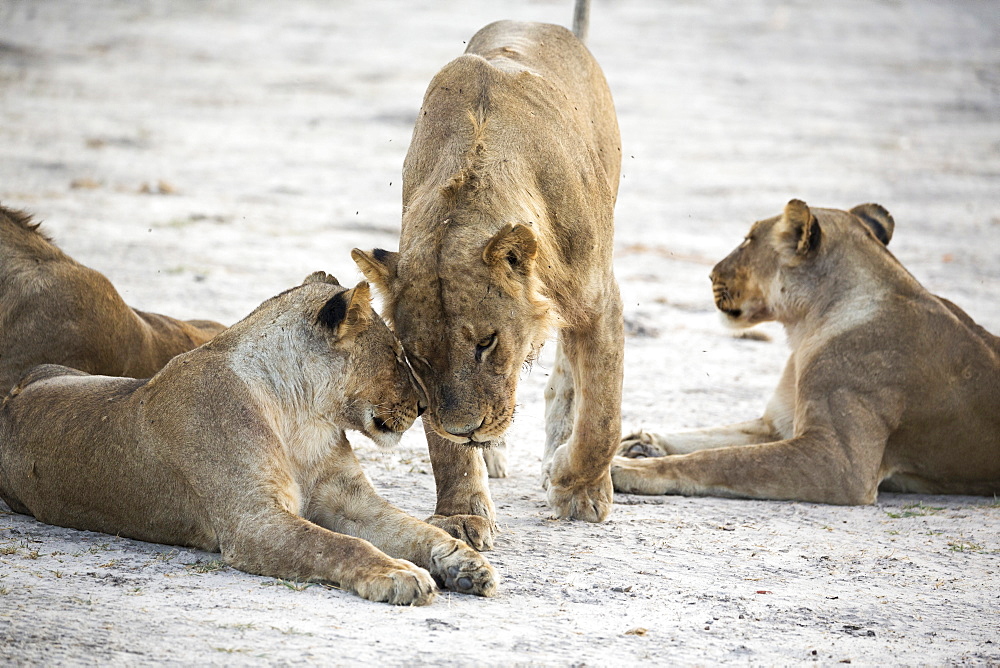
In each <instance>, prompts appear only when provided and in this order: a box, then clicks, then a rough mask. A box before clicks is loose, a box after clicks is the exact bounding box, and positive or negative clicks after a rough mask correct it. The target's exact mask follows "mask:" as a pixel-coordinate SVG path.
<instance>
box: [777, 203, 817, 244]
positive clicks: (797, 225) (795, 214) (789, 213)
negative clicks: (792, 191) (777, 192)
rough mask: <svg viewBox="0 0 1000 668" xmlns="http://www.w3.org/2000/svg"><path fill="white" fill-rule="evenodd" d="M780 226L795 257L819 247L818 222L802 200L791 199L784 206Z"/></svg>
mask: <svg viewBox="0 0 1000 668" xmlns="http://www.w3.org/2000/svg"><path fill="white" fill-rule="evenodd" d="M781 225H782V227H783V231H784V232H785V233H786V235H787V238H789V239H790V240H791V241H792V242H793V243H794V246H795V254H796V255H798V256H805V255H808V254H809V253H811V252H812V251H814V250H816V248H817V247H819V241H820V237H821V236H822V230H820V227H819V220H818V219H817V218H816V216H814V215H813V213H812V211H810V210H809V207H808V206H806V203H805V202H803V201H802V200H798V199H793V200H791V201H789V202H788V204H786V205H785V213H784V215H783V216H782V218H781Z"/></svg>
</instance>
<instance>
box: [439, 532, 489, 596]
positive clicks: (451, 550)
mask: <svg viewBox="0 0 1000 668" xmlns="http://www.w3.org/2000/svg"><path fill="white" fill-rule="evenodd" d="M431 573H432V574H433V575H434V578H435V579H436V580H437V581H438V582H439V583H441V585H442V586H444V588H445V589H450V590H452V591H457V592H459V593H460V594H475V595H477V596H493V595H494V594H496V592H497V584H498V583H499V581H500V579H499V577H498V576H497V574H496V571H494V570H493V566H491V565H490V563H489V562H488V561H486V559H485V558H484V557H483V556H482V555H480V554H479V553H478V552H476V551H475V550H473V549H472V548H470V547H469V546H468V545H466V544H464V543H462V542H460V541H457V540H456V541H449V542H447V543H442V544H440V545H437V546H436V547H435V548H434V549H433V550H432V551H431Z"/></svg>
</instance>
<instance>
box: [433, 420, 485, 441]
mask: <svg viewBox="0 0 1000 668" xmlns="http://www.w3.org/2000/svg"><path fill="white" fill-rule="evenodd" d="M483 421H484V419H483V418H481V419H480V420H479V421H478V422H477V421H475V420H472V421H469V422H466V423H455V422H451V423H443V424H442V425H441V427H442V428H443V429H444V430H445V431H446V432H448V433H449V434H451V435H452V436H458V437H462V438H472V435H473V434H474V433H475V432H476V430H477V429H479V428H480V427H482V426H483Z"/></svg>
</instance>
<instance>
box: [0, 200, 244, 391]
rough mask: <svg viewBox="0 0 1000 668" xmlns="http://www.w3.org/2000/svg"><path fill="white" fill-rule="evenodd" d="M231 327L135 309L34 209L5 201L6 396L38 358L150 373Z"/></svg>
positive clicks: (0, 317) (0, 308) (1, 337)
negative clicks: (51, 234)
mask: <svg viewBox="0 0 1000 668" xmlns="http://www.w3.org/2000/svg"><path fill="white" fill-rule="evenodd" d="M224 329H225V327H224V326H222V325H220V324H219V323H217V322H211V321H208V320H188V321H181V320H174V319H173V318H168V317H167V316H165V315H159V314H156V313H144V312H142V311H137V310H135V309H132V308H129V307H128V306H127V305H126V304H125V302H124V301H122V298H121V297H120V296H119V295H118V292H117V291H116V290H115V288H114V286H112V285H111V282H110V281H108V279H107V278H105V277H104V276H103V275H102V274H100V273H98V272H96V271H94V270H93V269H90V268H88V267H85V266H83V265H82V264H80V263H78V262H76V261H75V260H73V258H71V257H69V256H68V255H66V254H65V253H63V252H62V251H61V250H59V249H58V248H57V247H56V246H55V244H53V243H52V240H51V239H49V238H48V237H46V236H45V235H43V234H42V233H41V232H40V231H39V230H38V224H36V223H33V222H32V220H31V216H29V215H28V214H27V213H24V212H22V211H15V210H13V209H6V208H4V207H0V396H2V395H3V394H6V393H7V391H8V390H10V388H11V387H12V386H13V385H14V383H16V382H17V379H18V378H20V377H21V374H23V373H24V372H25V371H27V370H28V369H30V368H31V367H33V366H35V365H36V364H45V363H52V364H63V365H65V366H70V367H73V368H74V369H79V370H81V371H86V372H88V373H96V374H104V375H108V376H130V377H134V378H148V377H149V376H152V375H153V374H154V373H156V372H157V371H159V370H160V369H162V368H163V365H164V364H166V363H167V362H168V361H169V360H170V359H171V358H172V357H174V356H175V355H179V354H180V353H183V352H186V351H188V350H191V349H192V348H196V347H197V346H200V345H201V344H203V343H205V342H206V341H208V340H210V339H211V338H212V337H213V336H215V335H216V334H218V333H219V332H221V331H222V330H224Z"/></svg>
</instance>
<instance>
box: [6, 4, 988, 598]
mask: <svg viewBox="0 0 1000 668" xmlns="http://www.w3.org/2000/svg"><path fill="white" fill-rule="evenodd" d="M583 6H584V8H585V3H583ZM579 7H580V5H578V9H579ZM583 15H585V12H584V13H583ZM585 31H586V25H585V23H583V24H580V25H578V26H577V27H576V28H575V32H576V34H574V33H571V32H570V31H568V30H566V29H564V28H561V27H558V26H554V25H548V24H538V23H515V22H511V21H501V22H497V23H493V24H490V25H488V26H486V27H485V28H483V29H482V30H480V31H479V32H478V33H476V35H475V36H473V38H472V39H471V40H470V42H469V45H468V48H467V49H466V52H465V54H463V55H461V56H459V57H458V58H456V59H455V60H453V61H452V62H451V63H449V64H448V65H446V66H445V67H444V68H443V69H442V70H441V71H440V72H439V73H438V74H437V75H436V76H435V77H434V79H433V80H432V81H431V83H430V86H429V87H428V90H427V93H426V95H425V97H424V101H423V105H422V107H421V111H420V113H419V116H418V121H417V123H416V127H415V128H414V132H413V140H412V142H411V145H410V149H409V152H408V154H407V156H406V160H405V163H404V166H403V179H404V184H403V204H404V207H403V210H404V214H403V220H402V231H401V236H400V241H399V250H398V251H396V252H392V251H386V250H383V249H374V250H371V251H362V250H359V249H355V250H354V251H353V252H352V257H353V258H354V260H355V262H356V263H357V265H358V266H359V268H360V269H361V271H362V273H363V274H364V275H365V277H366V278H367V279H368V281H370V282H371V284H373V285H374V286H375V287H376V288H377V289H378V290H379V292H380V294H381V296H382V297H383V300H384V304H385V312H384V316H385V320H386V321H388V323H390V325H391V326H392V329H391V330H390V328H389V326H387V325H386V322H385V321H383V320H382V318H380V317H379V315H378V314H376V313H375V312H374V311H373V310H372V308H371V305H370V292H369V287H368V285H369V284H368V283H367V282H362V283H359V284H358V285H356V286H355V287H353V288H350V289H348V288H346V287H344V286H341V285H340V284H339V282H338V281H337V280H336V279H335V278H333V277H332V276H329V275H327V274H325V273H323V272H316V273H314V274H311V275H310V276H308V277H306V279H305V281H304V282H303V283H302V284H301V285H299V286H296V287H293V288H291V289H289V290H287V291H285V292H283V293H281V294H279V295H277V296H276V297H273V298H272V299H269V300H267V301H266V302H264V303H263V304H261V306H260V307H258V308H257V309H256V310H254V311H253V312H252V313H251V314H250V315H248V316H247V317H246V318H244V319H243V320H241V321H240V322H238V323H236V324H235V325H233V326H232V327H230V328H228V329H227V328H225V327H224V326H222V325H220V324H218V323H215V322H211V321H204V320H196V321H179V320H175V319H173V318H170V317H167V316H162V315H157V314H150V313H144V312H142V311H137V310H135V309H132V308H130V307H128V306H127V305H125V303H124V302H123V301H122V299H121V297H120V296H119V295H118V293H117V292H116V291H115V289H114V288H113V287H112V286H111V284H110V283H109V282H108V281H107V279H105V278H104V277H103V276H102V275H101V274H99V273H98V272H96V271H93V270H92V269H88V268H87V267H84V266H82V265H80V264H79V263H77V262H75V261H74V260H72V259H71V258H69V257H68V256H67V255H65V254H64V253H62V252H61V251H60V250H59V249H58V248H57V247H56V246H55V245H54V244H53V243H52V242H51V240H50V239H48V238H47V237H46V236H45V235H43V234H42V232H41V231H40V230H39V228H38V225H37V224H35V223H33V222H32V220H31V217H30V216H29V215H28V214H26V213H24V212H20V211H14V210H11V209H6V208H2V207H0V390H2V392H3V393H6V398H4V399H3V403H2V405H0V498H2V499H3V501H4V502H6V504H7V505H8V506H9V507H10V508H11V509H12V510H14V511H15V512H19V513H25V514H30V515H33V516H34V517H36V518H37V519H38V520H40V521H42V522H47V523H51V524H57V525H60V526H66V527H72V528H77V529H89V530H95V531H103V532H107V533H112V534H119V535H122V536H128V537H132V538H136V539H140V540H147V541H155V542H163V543H171V544H179V545H188V546H194V547H197V548H200V549H205V550H213V551H219V552H221V554H222V557H223V559H224V560H225V561H226V562H227V563H229V564H231V565H232V566H234V567H236V568H239V569H242V570H244V571H247V572H250V573H257V574H262V575H269V576H274V577H281V578H288V579H299V580H309V581H323V582H330V583H335V584H337V585H338V586H340V587H343V588H345V589H348V590H350V591H353V592H356V593H357V594H358V595H360V596H362V597H364V598H367V599H370V600H374V601H386V602H389V603H394V604H426V603H429V602H430V601H431V600H432V599H433V597H434V594H435V591H436V588H437V587H438V586H441V587H445V588H447V589H450V590H453V591H457V592H462V593H470V594H477V595H481V596H491V595H493V594H494V593H495V592H496V589H497V586H498V578H497V575H496V573H495V571H494V570H493V568H492V566H490V564H489V563H488V561H487V560H486V559H485V558H484V557H483V556H482V555H481V554H480V553H481V551H484V550H489V549H491V548H492V547H493V544H494V540H495V537H496V533H497V529H496V513H495V510H494V506H493V502H492V500H491V497H490V492H489V486H488V480H487V478H488V476H490V475H493V476H502V475H505V454H504V453H505V450H504V448H505V443H504V434H505V432H506V430H507V427H508V426H509V425H510V423H511V420H512V418H513V413H514V407H515V404H516V390H517V380H518V374H519V372H520V370H521V369H522V367H523V366H524V365H526V364H530V363H531V361H532V360H533V359H534V358H535V357H536V356H537V354H538V351H539V349H540V348H541V346H542V344H543V343H544V341H545V340H546V339H547V338H548V337H549V335H550V334H551V332H552V331H553V330H555V331H556V332H557V335H558V343H557V348H556V360H555V366H554V368H553V372H552V379H551V381H550V383H549V386H548V387H547V389H546V392H545V399H546V411H545V448H544V457H543V471H542V478H543V485H544V487H545V489H546V490H547V497H548V502H549V505H550V506H551V508H552V511H553V513H554V515H555V516H556V517H559V518H576V519H582V520H587V521H592V522H600V521H603V520H604V519H605V518H607V516H608V514H609V513H610V511H611V504H612V500H613V491H620V492H629V493H635V494H685V495H718V496H734V497H743V498H759V499H792V500H799V501H812V502H818V503H833V504H868V503H872V502H874V501H875V498H876V495H877V493H878V491H879V490H880V489H883V490H892V491H901V492H918V493H934V494H940V493H945V494H982V495H995V494H998V493H1000V338H998V337H996V336H994V335H992V334H990V333H989V332H987V331H986V330H984V329H983V328H982V327H980V326H979V325H977V324H976V323H975V322H973V321H972V319H971V318H969V316H968V315H966V314H965V312H964V311H962V310H961V309H960V308H959V307H958V306H956V305H955V304H953V303H951V302H949V301H948V300H946V299H943V298H940V297H936V296H935V295H932V294H931V293H929V292H928V291H927V290H925V289H924V288H923V287H922V286H921V285H920V284H919V283H918V282H917V281H916V279H914V278H913V276H911V275H910V274H909V273H908V272H907V271H906V270H905V269H904V268H903V266H902V265H901V264H900V263H899V262H898V261H897V260H896V259H895V257H893V255H892V253H891V252H890V251H889V250H888V249H887V245H888V243H889V241H890V239H891V238H892V235H893V232H894V227H895V223H894V221H893V218H892V216H891V215H890V214H889V213H888V211H886V210H885V209H884V208H882V207H881V206H879V205H877V204H861V205H858V206H855V207H854V208H852V209H850V210H847V211H841V210H835V209H816V208H810V207H809V206H808V205H807V204H805V203H804V202H801V201H799V200H792V201H790V202H788V204H787V205H786V206H785V208H784V211H783V212H782V213H781V214H780V215H777V216H775V217H772V218H768V219H765V220H761V221H759V222H756V223H754V224H753V225H752V227H751V228H750V231H749V232H748V233H747V236H746V238H745V239H744V240H743V242H742V243H741V244H740V245H739V246H738V247H737V248H736V249H735V250H734V251H733V252H732V253H731V254H730V255H729V256H727V257H726V258H725V259H723V260H722V261H721V262H719V263H718V264H717V265H716V266H715V268H714V269H713V271H712V274H711V279H712V286H713V294H714V299H715V304H716V306H717V307H718V309H719V311H720V312H721V313H722V314H723V315H724V317H725V318H726V319H727V320H728V322H729V323H731V324H732V325H733V326H734V327H751V326H753V325H755V324H757V323H760V322H764V321H777V322H780V323H781V324H782V325H784V327H785V329H786V332H787V334H788V340H789V343H790V346H791V350H792V353H791V357H790V358H789V360H788V363H787V365H786V367H785V371H784V373H783V375H782V378H781V381H780V383H779V385H778V387H777V389H776V390H775V393H774V396H773V397H772V398H771V401H770V402H769V403H768V405H767V408H766V410H765V412H764V414H763V416H762V417H761V418H759V419H757V420H753V421H750V422H743V423H738V424H733V425H729V426H723V427H715V428H709V429H700V430H694V431H687V432H679V433H673V434H651V433H646V432H640V433H636V434H631V435H629V436H626V437H625V438H624V439H623V438H621V397H622V368H623V354H624V338H623V326H622V304H621V299H620V297H619V294H618V287H617V284H616V282H615V278H614V274H613V268H612V249H613V227H614V225H613V211H614V205H615V199H616V196H617V191H618V180H619V170H620V162H621V150H620V145H619V135H618V126H617V121H616V118H615V112H614V107H613V104H612V101H611V95H610V93H609V92H608V87H607V84H606V82H605V80H604V76H603V74H602V72H601V69H600V67H599V66H598V65H597V63H596V61H595V60H594V59H593V57H592V56H591V55H590V52H589V51H588V50H587V49H586V47H585V46H584V45H583V43H582V41H581V39H580V38H579V37H578V36H579V35H582V34H585ZM397 337H398V338H397ZM420 414H423V420H422V424H423V429H424V433H425V435H426V438H427V444H428V449H429V451H430V457H431V462H432V466H433V472H434V477H435V481H436V484H437V506H436V510H435V513H434V515H433V516H431V517H430V518H429V519H428V520H427V521H426V522H424V521H420V520H417V519H415V518H413V517H410V516H409V515H407V514H405V513H403V512H402V511H400V510H398V509H397V508H395V507H393V506H392V505H390V504H389V503H388V502H387V501H385V500H384V499H382V498H381V497H379V496H378V495H377V494H376V492H375V491H374V489H373V488H372V486H371V484H370V483H369V482H368V480H367V478H366V477H365V476H364V473H363V471H362V469H361V467H360V465H359V463H358V460H357V458H356V457H355V455H354V453H353V451H352V449H351V445H350V443H349V442H348V440H347V437H346V431H347V430H356V431H360V432H362V433H363V434H365V435H366V436H368V437H369V438H371V439H372V440H374V441H375V442H377V443H380V444H384V445H393V444H395V443H396V442H398V440H399V438H400V435H401V434H402V433H403V432H404V431H405V430H406V429H408V428H409V427H410V425H411V424H412V423H413V422H414V421H415V420H416V418H417V417H418V415H420Z"/></svg>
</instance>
